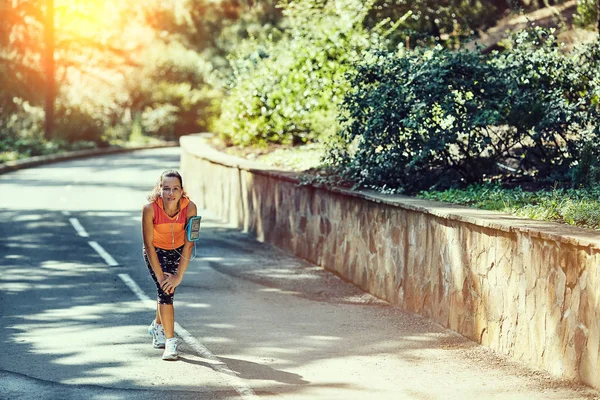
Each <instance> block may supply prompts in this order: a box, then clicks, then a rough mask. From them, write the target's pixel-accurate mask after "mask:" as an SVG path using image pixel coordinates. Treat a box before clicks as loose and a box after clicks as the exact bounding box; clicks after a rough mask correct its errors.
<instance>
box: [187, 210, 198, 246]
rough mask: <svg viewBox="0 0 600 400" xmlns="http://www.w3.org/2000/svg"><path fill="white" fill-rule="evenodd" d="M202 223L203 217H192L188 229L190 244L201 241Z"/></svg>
mask: <svg viewBox="0 0 600 400" xmlns="http://www.w3.org/2000/svg"><path fill="white" fill-rule="evenodd" d="M201 221H202V217H201V216H199V215H196V216H193V217H190V220H189V221H188V224H187V227H186V234H187V240H188V241H190V242H195V241H196V240H198V239H200V222H201Z"/></svg>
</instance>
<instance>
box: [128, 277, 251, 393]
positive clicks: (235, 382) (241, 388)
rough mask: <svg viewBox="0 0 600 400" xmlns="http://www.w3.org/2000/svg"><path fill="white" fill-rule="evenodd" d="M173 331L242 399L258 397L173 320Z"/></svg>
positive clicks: (133, 287) (141, 295)
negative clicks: (208, 363)
mask: <svg viewBox="0 0 600 400" xmlns="http://www.w3.org/2000/svg"><path fill="white" fill-rule="evenodd" d="M119 278H121V280H123V282H125V284H126V285H127V286H129V288H130V289H131V291H132V292H133V293H135V295H136V296H137V297H138V298H139V299H140V300H141V301H142V302H143V303H144V304H145V305H147V306H148V308H149V309H152V310H154V309H156V303H155V302H154V301H152V300H150V298H149V297H148V296H146V294H145V293H144V292H143V291H142V289H141V288H140V287H139V286H138V284H137V283H135V281H134V280H133V279H131V277H130V276H129V275H128V274H119ZM175 333H176V334H177V336H179V337H180V338H181V340H183V341H184V342H185V344H187V345H188V346H189V347H190V348H191V349H192V350H194V351H195V352H196V353H197V355H198V356H200V357H202V358H205V359H207V360H211V361H213V363H210V366H211V368H212V369H213V370H215V371H217V372H219V373H222V374H223V377H224V378H225V379H226V380H227V381H228V383H229V385H231V387H233V388H234V389H235V391H236V392H238V394H239V395H240V396H241V397H242V399H248V400H254V399H258V396H256V395H255V394H254V391H253V390H252V389H251V388H250V387H249V386H248V385H246V383H245V382H244V381H243V380H242V379H241V378H239V377H238V376H237V374H236V373H235V372H234V371H232V370H231V369H229V367H228V366H227V364H225V363H224V362H223V361H221V360H219V358H218V357H217V356H215V355H214V354H213V353H211V352H210V350H208V349H207V348H206V347H205V346H204V345H203V344H202V343H200V342H199V341H198V339H196V338H195V337H194V336H192V334H190V333H189V332H188V331H187V330H186V329H185V328H183V327H182V326H181V325H179V323H178V322H175Z"/></svg>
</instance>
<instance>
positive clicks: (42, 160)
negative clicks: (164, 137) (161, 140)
mask: <svg viewBox="0 0 600 400" xmlns="http://www.w3.org/2000/svg"><path fill="white" fill-rule="evenodd" d="M177 146H179V143H178V142H167V143H165V144H159V145H149V146H135V147H109V148H106V149H94V150H79V151H70V152H66V153H60V154H52V155H47V156H36V157H30V158H24V159H22V160H16V161H9V162H6V163H3V164H0V175H2V174H5V173H7V172H13V171H18V170H20V169H25V168H32V167H38V166H40V165H46V164H51V163H56V162H60V161H69V160H76V159H80V158H88V157H96V156H104V155H110V154H119V153H127V152H132V151H137V150H149V149H160V148H164V147H177Z"/></svg>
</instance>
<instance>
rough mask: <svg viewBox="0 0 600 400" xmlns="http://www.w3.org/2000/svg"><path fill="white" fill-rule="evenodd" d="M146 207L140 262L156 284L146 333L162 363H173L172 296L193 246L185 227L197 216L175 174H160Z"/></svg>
mask: <svg viewBox="0 0 600 400" xmlns="http://www.w3.org/2000/svg"><path fill="white" fill-rule="evenodd" d="M148 201H149V203H148V204H146V205H145V206H144V209H143V211H142V236H143V238H144V260H145V261H146V266H147V267H148V270H149V272H150V275H151V276H152V279H153V280H154V283H155V284H156V289H157V294H158V298H157V305H156V319H155V320H154V321H152V324H151V325H150V329H149V332H150V333H151V334H152V344H153V345H154V347H155V348H163V347H164V349H165V350H164V352H163V356H162V359H163V360H177V358H178V354H177V339H176V338H175V311H174V309H173V295H174V294H175V288H176V287H177V286H179V284H180V283H181V280H182V278H183V274H184V273H185V270H186V269H187V267H188V263H189V260H190V256H191V254H192V249H193V247H194V242H190V241H188V240H187V237H186V234H185V227H186V225H187V223H188V221H189V220H190V218H191V217H193V216H195V215H196V213H197V209H196V205H195V204H194V203H193V202H192V201H190V199H189V198H188V197H187V195H186V194H185V191H184V190H183V181H182V179H181V175H179V173H178V172H177V171H174V170H168V171H164V172H163V173H162V174H161V176H160V179H159V180H158V183H157V184H156V187H155V188H154V191H153V192H152V193H151V194H150V195H149V196H148Z"/></svg>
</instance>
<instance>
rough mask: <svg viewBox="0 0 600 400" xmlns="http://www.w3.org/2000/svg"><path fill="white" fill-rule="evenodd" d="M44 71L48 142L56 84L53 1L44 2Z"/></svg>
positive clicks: (45, 126)
mask: <svg viewBox="0 0 600 400" xmlns="http://www.w3.org/2000/svg"><path fill="white" fill-rule="evenodd" d="M44 42H45V43H44V44H45V46H44V71H45V73H46V98H45V105H44V110H45V112H46V115H45V119H44V136H45V137H46V139H48V140H50V139H51V138H52V136H53V135H52V131H53V128H54V98H55V96H56V93H55V92H56V82H55V73H54V69H55V66H54V0H46V20H45V24H44Z"/></svg>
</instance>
